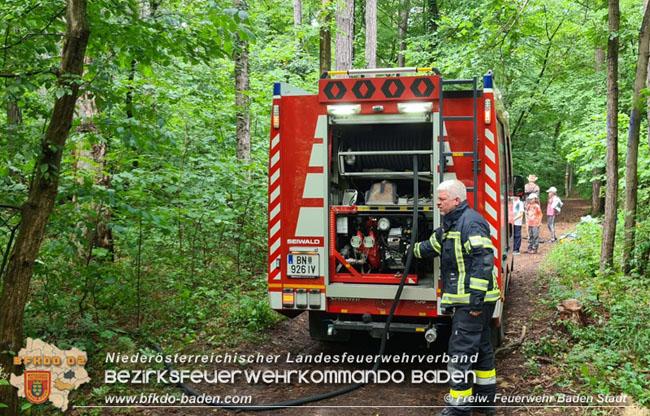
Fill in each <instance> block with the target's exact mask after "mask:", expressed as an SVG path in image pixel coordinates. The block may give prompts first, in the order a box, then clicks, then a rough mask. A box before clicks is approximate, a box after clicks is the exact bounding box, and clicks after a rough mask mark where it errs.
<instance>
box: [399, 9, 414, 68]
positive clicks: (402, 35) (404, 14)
mask: <svg viewBox="0 0 650 416" xmlns="http://www.w3.org/2000/svg"><path fill="white" fill-rule="evenodd" d="M410 7H411V4H410V1H409V0H401V4H400V11H399V26H398V28H397V39H398V42H399V50H398V52H397V66H398V67H402V66H405V62H406V57H405V56H404V52H405V51H406V34H407V28H408V22H409V8H410Z"/></svg>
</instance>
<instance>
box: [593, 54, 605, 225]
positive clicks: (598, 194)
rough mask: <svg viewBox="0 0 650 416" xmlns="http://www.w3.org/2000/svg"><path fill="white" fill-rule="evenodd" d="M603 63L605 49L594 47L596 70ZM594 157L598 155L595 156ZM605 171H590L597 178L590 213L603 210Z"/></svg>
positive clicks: (597, 88)
mask: <svg viewBox="0 0 650 416" xmlns="http://www.w3.org/2000/svg"><path fill="white" fill-rule="evenodd" d="M604 63H605V51H604V50H603V49H602V48H600V47H599V48H597V49H596V66H595V69H596V72H600V71H601V69H602V66H603V64H604ZM596 93H597V94H601V91H600V85H599V84H596ZM595 158H596V159H598V158H599V156H595ZM604 173H605V169H604V168H602V167H596V168H594V169H593V171H592V174H591V176H592V178H598V179H594V180H592V181H591V215H593V216H600V215H602V214H603V213H604V212H605V198H604V197H603V196H602V188H603V181H602V179H600V177H601V176H602V175H603V174H604Z"/></svg>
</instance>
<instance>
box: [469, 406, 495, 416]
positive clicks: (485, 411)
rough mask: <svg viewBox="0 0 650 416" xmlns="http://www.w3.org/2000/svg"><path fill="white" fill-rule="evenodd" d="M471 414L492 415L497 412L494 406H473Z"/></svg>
mask: <svg viewBox="0 0 650 416" xmlns="http://www.w3.org/2000/svg"><path fill="white" fill-rule="evenodd" d="M472 414H477V415H486V416H494V415H496V414H497V409H496V407H494V406H485V407H473V408H472Z"/></svg>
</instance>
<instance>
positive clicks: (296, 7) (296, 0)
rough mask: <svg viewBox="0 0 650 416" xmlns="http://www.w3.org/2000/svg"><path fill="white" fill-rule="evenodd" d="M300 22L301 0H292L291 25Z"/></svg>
mask: <svg viewBox="0 0 650 416" xmlns="http://www.w3.org/2000/svg"><path fill="white" fill-rule="evenodd" d="M301 24H302V0H293V25H294V26H295V27H298V26H300V25H301Z"/></svg>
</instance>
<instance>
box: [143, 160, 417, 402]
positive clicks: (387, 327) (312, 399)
mask: <svg viewBox="0 0 650 416" xmlns="http://www.w3.org/2000/svg"><path fill="white" fill-rule="evenodd" d="M418 185H419V184H418V158H417V156H415V155H414V156H413V228H412V229H411V244H410V246H409V250H408V255H407V256H406V264H405V265H404V273H403V274H402V279H401V280H400V283H399V287H398V288H397V293H395V298H394V299H393V304H392V305H391V308H390V313H389V314H388V317H387V318H386V325H385V326H384V331H383V334H382V337H381V345H380V346H379V352H378V355H379V356H383V355H384V352H385V350H386V342H387V341H388V333H389V330H390V324H391V322H392V320H393V315H394V314H395V310H396V309H397V305H398V304H399V299H400V297H401V296H402V291H403V290H404V284H405V283H406V276H407V275H408V272H409V269H410V268H411V262H412V261H413V248H414V246H415V243H416V240H417V235H418V198H419V194H418ZM153 347H154V349H155V350H156V351H157V352H159V353H161V354H164V351H163V350H162V348H160V346H159V345H157V344H155V343H153ZM379 365H380V360H376V361H375V365H373V367H372V369H371V370H370V371H377V370H378V369H379ZM165 367H166V368H167V369H168V370H169V371H172V370H173V369H174V368H173V367H172V365H171V364H165ZM365 385H366V383H357V384H352V385H350V386H347V387H344V388H342V389H339V390H334V391H331V392H328V393H323V394H318V395H314V396H309V397H303V398H301V399H295V400H289V401H286V402H279V403H272V404H263V405H259V406H240V405H234V404H228V403H211V406H212V407H220V408H224V409H231V410H240V411H259V410H275V409H282V408H285V407H293V406H300V405H303V404H305V403H311V402H317V401H319V400H325V399H329V398H330V397H335V396H340V395H341V394H346V393H349V392H351V391H354V390H356V389H358V388H359V387H363V386H365ZM178 387H180V388H181V389H183V391H185V393H187V394H189V395H190V396H197V397H199V396H202V395H203V394H201V393H199V392H197V391H196V390H194V389H192V388H191V387H190V386H188V385H187V384H185V383H178Z"/></svg>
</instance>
